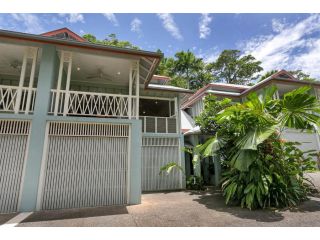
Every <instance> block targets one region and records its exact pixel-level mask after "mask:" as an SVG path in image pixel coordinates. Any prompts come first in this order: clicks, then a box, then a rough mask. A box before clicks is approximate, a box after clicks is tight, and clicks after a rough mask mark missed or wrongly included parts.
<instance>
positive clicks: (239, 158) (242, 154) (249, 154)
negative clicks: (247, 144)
mask: <svg viewBox="0 0 320 240" xmlns="http://www.w3.org/2000/svg"><path fill="white" fill-rule="evenodd" d="M257 158H258V152H257V151H255V150H239V151H238V152H236V153H235V154H234V155H233V157H232V159H231V166H233V167H234V168H236V169H238V170H239V171H243V172H245V171H248V169H249V167H250V166H251V164H252V163H253V162H254V161H256V160H257Z"/></svg>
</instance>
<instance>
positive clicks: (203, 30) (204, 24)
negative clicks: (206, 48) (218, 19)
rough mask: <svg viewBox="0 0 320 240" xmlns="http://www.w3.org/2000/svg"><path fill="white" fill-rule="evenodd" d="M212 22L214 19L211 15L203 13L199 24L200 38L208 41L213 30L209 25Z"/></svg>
mask: <svg viewBox="0 0 320 240" xmlns="http://www.w3.org/2000/svg"><path fill="white" fill-rule="evenodd" d="M211 21H212V17H210V14H209V13H203V14H201V17H200V22H199V37H200V38H201V39H206V38H207V36H209V35H210V33H211V28H210V27H209V24H210V23H211Z"/></svg>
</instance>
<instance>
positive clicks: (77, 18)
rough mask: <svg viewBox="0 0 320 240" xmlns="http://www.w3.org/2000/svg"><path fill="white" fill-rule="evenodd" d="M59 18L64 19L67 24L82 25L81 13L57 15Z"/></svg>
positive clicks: (82, 17)
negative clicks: (78, 23) (80, 23)
mask: <svg viewBox="0 0 320 240" xmlns="http://www.w3.org/2000/svg"><path fill="white" fill-rule="evenodd" d="M59 16H61V17H66V21H67V22H69V23H77V22H82V23H84V16H83V15H82V14H81V13H59Z"/></svg>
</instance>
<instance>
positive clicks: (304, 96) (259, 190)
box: [198, 87, 320, 209]
mask: <svg viewBox="0 0 320 240" xmlns="http://www.w3.org/2000/svg"><path fill="white" fill-rule="evenodd" d="M275 91H276V88H275V87H271V88H267V89H265V90H264V92H263V93H262V94H260V95H258V94H257V93H251V94H250V95H248V96H247V100H246V101H245V102H244V103H241V104H240V103H237V104H234V105H232V106H228V107H226V108H225V109H224V110H222V111H220V112H218V113H217V114H216V115H215V117H214V118H212V119H211V120H212V121H213V122H214V125H213V126H214V127H212V128H211V132H214V136H213V137H212V138H210V139H209V140H208V141H207V142H206V143H205V144H203V145H202V147H200V152H201V154H202V156H204V157H206V156H214V155H218V156H219V157H220V159H221V162H222V165H223V167H224V169H225V172H224V177H223V179H222V189H223V193H224V196H225V197H226V203H227V204H228V203H229V202H233V203H236V204H240V205H241V206H242V207H247V208H250V209H252V208H264V207H285V206H289V207H290V206H295V205H297V204H298V203H299V202H301V201H303V200H304V199H305V198H306V197H307V193H308V191H309V189H310V187H309V186H308V185H306V183H305V179H304V178H303V172H304V171H309V170H312V169H314V164H313V161H312V159H311V158H310V154H309V155H308V154H305V155H304V154H303V152H302V151H300V150H299V149H298V148H297V147H296V144H295V143H291V142H286V141H284V140H282V139H281V133H282V131H284V129H285V128H286V127H289V128H295V129H300V130H310V131H318V126H319V122H320V114H319V111H320V106H319V103H318V101H317V99H316V98H315V97H314V96H312V95H310V94H309V91H310V88H309V87H302V88H299V89H297V90H294V91H292V92H289V93H286V94H285V95H284V98H283V99H273V96H274V93H275ZM205 105H207V106H221V101H216V99H214V98H212V97H211V98H206V99H205ZM213 108H214V107H213ZM207 111H211V109H209V108H205V110H204V112H203V115H202V116H203V117H205V116H206V114H208V113H207ZM214 112H217V111H213V113H214ZM198 122H200V123H205V122H206V120H204V119H202V120H201V119H200V120H198ZM200 126H201V125H200ZM204 126H205V125H204ZM209 126H211V125H209Z"/></svg>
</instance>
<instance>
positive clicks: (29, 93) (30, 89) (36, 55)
mask: <svg viewBox="0 0 320 240" xmlns="http://www.w3.org/2000/svg"><path fill="white" fill-rule="evenodd" d="M37 57H38V48H34V49H33V53H32V66H31V74H30V80H29V87H28V95H27V96H28V97H27V105H26V111H25V114H28V113H29V110H30V104H31V97H32V88H33V83H34V74H35V71H36V64H37Z"/></svg>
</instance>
